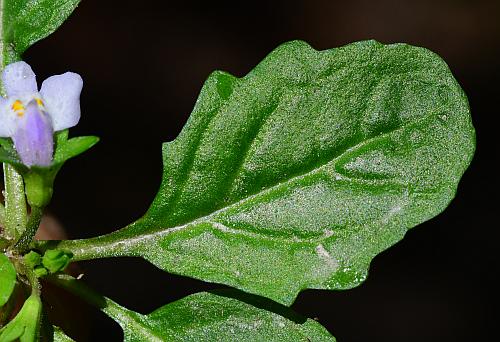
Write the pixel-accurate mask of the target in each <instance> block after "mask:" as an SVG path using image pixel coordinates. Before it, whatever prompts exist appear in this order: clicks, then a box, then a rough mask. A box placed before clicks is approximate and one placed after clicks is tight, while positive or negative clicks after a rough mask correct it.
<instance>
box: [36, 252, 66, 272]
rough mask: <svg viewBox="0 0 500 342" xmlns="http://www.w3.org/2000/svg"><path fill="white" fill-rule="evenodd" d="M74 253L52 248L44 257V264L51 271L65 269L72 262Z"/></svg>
mask: <svg viewBox="0 0 500 342" xmlns="http://www.w3.org/2000/svg"><path fill="white" fill-rule="evenodd" d="M72 257H73V253H71V252H65V251H63V250H60V249H51V250H48V251H46V252H45V254H44V255H43V258H42V265H43V267H45V268H46V269H47V270H48V271H49V273H56V272H59V271H63V270H64V269H65V268H66V267H67V266H68V265H69V263H70V261H71V258H72Z"/></svg>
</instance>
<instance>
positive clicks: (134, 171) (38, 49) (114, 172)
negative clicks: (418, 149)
mask: <svg viewBox="0 0 500 342" xmlns="http://www.w3.org/2000/svg"><path fill="white" fill-rule="evenodd" d="M499 18H500V1H494V0H492V1H486V0H483V1H481V0H479V1H472V0H470V1H467V0H447V1H431V0H425V1H410V0H404V1H402V0H400V1H397V0H379V1H373V0H366V1H358V0H356V1H355V0H350V1H326V0H325V1H251V2H241V3H240V2H237V1H233V2H214V1H210V2H208V1H207V2H205V3H203V4H200V3H197V2H193V1H184V2H178V1H172V2H171V1H152V0H143V1H134V2H128V1H102V0H101V1H98V0H83V2H82V3H81V5H80V6H79V8H78V9H77V10H76V11H75V13H74V14H73V16H72V17H71V18H70V19H69V21H68V22H66V23H65V24H64V25H63V26H62V27H61V28H60V30H59V31H57V32H56V33H55V34H54V35H52V36H51V37H50V38H48V39H45V40H43V41H41V42H39V43H38V44H36V45H35V46H33V47H32V48H31V49H30V50H29V51H28V52H27V53H26V55H25V59H26V60H27V61H28V62H29V63H30V64H31V65H32V67H33V69H34V70H35V72H36V73H37V76H38V80H39V82H41V81H42V80H43V79H44V78H46V77H48V76H50V75H52V74H58V73H62V72H65V71H67V70H71V71H75V72H78V73H80V74H81V75H82V77H83V78H84V82H85V83H84V91H83V94H82V98H81V101H82V119H81V122H80V124H79V125H78V126H77V127H76V128H74V129H72V131H71V134H72V135H89V134H95V135H98V136H100V137H101V138H102V141H101V142H100V143H99V144H98V146H96V147H95V148H93V150H92V151H91V152H88V153H86V154H84V155H83V156H81V157H79V158H77V159H75V160H73V161H71V162H69V163H68V164H67V165H66V166H65V167H64V169H63V171H62V172H61V173H60V175H59V177H58V179H57V182H56V189H55V190H56V191H55V195H54V198H53V202H52V204H51V206H50V211H51V212H52V213H53V214H54V215H55V216H57V217H58V218H59V219H60V220H61V222H62V223H63V224H64V226H65V227H66V228H67V231H68V234H69V235H70V237H71V238H84V237H92V236H96V235H100V234H104V233H107V232H111V231H113V230H115V229H117V228H120V227H123V226H124V225H126V224H128V223H130V222H132V221H133V220H135V219H137V218H138V217H140V216H141V215H142V214H143V213H144V212H145V211H146V209H147V208H148V206H149V204H150V202H151V200H152V198H153V196H154V195H155V192H156V190H157V188H158V185H159V182H160V177H161V170H162V166H161V142H163V141H169V140H172V139H174V138H175V137H176V136H177V134H178V133H179V131H180V130H181V128H182V126H183V125H184V123H185V121H186V120H187V118H188V116H189V113H190V111H191V109H192V107H193V105H194V103H195V101H196V98H197V95H198V92H199V90H200V89H201V86H202V84H203V82H204V80H205V79H206V77H207V76H208V75H209V73H210V72H211V71H213V70H215V69H220V70H225V71H228V72H231V73H232V74H234V75H236V76H243V75H245V74H246V73H247V72H248V71H250V70H251V69H252V68H253V67H254V66H255V65H256V64H257V63H258V62H259V61H260V60H262V59H263V58H264V57H265V56H266V55H267V54H268V53H269V52H270V51H271V50H272V49H274V48H275V47H276V46H277V45H279V44H280V43H282V42H285V41H288V40H292V39H302V40H305V41H307V42H309V43H310V44H311V45H312V46H313V47H315V48H316V49H327V48H332V47H337V46H341V45H344V44H347V43H350V42H352V41H357V40H364V39H372V38H373V39H376V40H379V41H381V42H384V43H391V42H407V43H410V44H413V45H418V46H424V47H426V48H429V49H431V50H433V51H435V52H437V53H438V54H439V55H441V56H442V57H443V58H444V59H445V60H446V61H447V63H448V64H449V65H450V68H451V70H452V71H453V73H454V75H455V77H456V78H457V79H458V81H459V83H460V84H461V85H462V87H463V88H464V90H465V92H466V93H467V94H468V96H469V100H470V105H471V110H472V117H473V122H474V125H475V127H476V130H477V139H478V145H477V152H476V156H475V158H474V161H473V163H472V165H471V167H470V169H469V170H468V171H467V172H466V174H465V176H464V178H463V179H462V182H461V183H460V186H459V189H458V195H457V197H456V199H455V200H454V201H453V202H452V204H451V205H450V206H449V208H448V209H447V210H446V211H445V212H444V213H443V214H441V215H439V216H438V217H436V218H435V219H433V220H431V221H429V222H427V223H425V224H422V225H421V226H419V227H417V228H415V229H413V230H411V231H410V232H409V233H408V234H407V236H406V238H405V239H404V240H403V241H402V242H400V243H399V244H397V245H396V246H394V247H392V248H390V249H389V250H388V251H386V252H384V253H382V254H381V255H380V256H378V257H376V258H375V260H374V261H373V263H372V267H371V271H370V276H369V277H368V280H367V281H366V282H365V283H364V284H363V285H361V286H359V287H358V288H356V289H353V290H349V291H339V292H337V291H332V292H329V291H312V290H309V291H305V292H303V293H302V294H301V295H300V296H299V298H298V299H297V301H296V303H295V304H294V306H293V308H294V309H295V310H296V311H298V312H300V313H301V314H303V315H305V316H308V317H316V318H318V319H319V321H320V322H321V323H322V324H323V325H324V326H325V327H327V328H328V329H329V330H330V331H331V332H332V333H333V334H334V335H335V336H336V337H337V338H338V340H339V341H485V340H488V337H489V336H490V334H491V333H492V331H493V328H494V324H495V323H494V322H495V321H496V320H497V318H496V317H494V316H493V311H494V307H493V306H494V304H493V302H492V301H493V295H494V293H495V287H496V284H495V283H494V281H493V279H494V275H495V273H498V264H497V262H496V260H495V259H496V258H495V256H496V251H495V247H496V246H497V244H498V243H497V240H496V239H495V238H494V236H495V233H496V230H497V229H498V224H494V223H493V222H495V221H494V220H493V215H494V214H495V213H494V206H496V205H497V203H498V201H497V200H496V198H495V197H494V195H495V194H496V191H497V190H496V189H495V187H496V184H495V178H494V175H495V173H496V171H495V170H496V169H495V168H494V167H492V164H493V163H494V161H495V160H496V161H497V160H498V153H497V147H498V142H497V141H498V140H497V134H495V132H494V131H495V130H496V126H495V125H494V121H495V117H496V116H497V115H498V110H497V108H498V107H497V106H496V105H497V103H498V99H499V95H498V90H499V89H498V86H497V82H499V63H500V48H499V46H500V45H499V43H500V20H499ZM494 185H495V186H494ZM81 267H82V269H83V270H84V273H85V277H84V278H85V279H86V281H87V282H88V283H89V284H91V285H92V286H93V287H94V288H96V289H97V290H99V291H100V292H102V293H104V294H106V295H108V296H110V297H111V298H113V299H115V300H116V301H118V302H119V303H122V304H123V305H125V306H127V307H128V308H131V309H134V310H137V311H139V312H142V313H148V312H150V311H151V310H153V309H154V308H157V307H159V306H161V305H163V304H166V303H168V302H170V301H172V300H175V299H178V298H182V297H183V296H185V295H188V294H190V293H193V292H196V291H200V290H204V289H209V288H215V287H219V286H217V285H213V284H205V283H203V282H200V281H196V280H192V279H189V278H185V277H179V276H173V275H169V274H166V273H164V272H162V271H160V270H157V269H156V268H155V267H153V266H151V265H150V264H148V263H147V262H145V261H142V260H140V259H132V258H120V259H113V260H103V261H95V262H86V263H82V265H81ZM75 310H80V309H76V307H75ZM82 310H86V309H82ZM91 313H92V314H93V315H94V316H95V317H94V318H90V319H89V320H87V321H82V322H81V325H83V326H87V325H88V326H89V327H90V335H89V336H87V337H80V338H81V339H82V340H86V339H88V340H92V341H105V340H109V341H114V340H119V339H120V336H121V335H120V334H121V332H120V329H119V328H118V327H117V326H116V325H115V324H114V323H111V322H110V321H109V320H107V319H106V318H105V317H104V316H103V315H101V314H97V313H94V312H92V311H91Z"/></svg>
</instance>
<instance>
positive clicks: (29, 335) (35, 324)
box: [0, 295, 42, 342]
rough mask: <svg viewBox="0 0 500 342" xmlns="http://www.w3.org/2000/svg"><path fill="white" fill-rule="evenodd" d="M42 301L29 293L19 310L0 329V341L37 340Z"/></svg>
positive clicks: (26, 341)
mask: <svg viewBox="0 0 500 342" xmlns="http://www.w3.org/2000/svg"><path fill="white" fill-rule="evenodd" d="M41 312H42V302H41V300H40V298H39V297H38V296H36V295H31V296H30V297H29V298H28V299H26V301H25V302H24V304H23V307H22V308H21V311H19V313H18V314H17V315H16V317H14V319H13V320H12V321H10V322H9V323H8V324H7V325H6V326H4V327H3V328H2V329H0V342H12V341H17V340H18V339H19V341H20V342H35V341H37V340H38V332H39V328H40V327H39V325H40V316H41Z"/></svg>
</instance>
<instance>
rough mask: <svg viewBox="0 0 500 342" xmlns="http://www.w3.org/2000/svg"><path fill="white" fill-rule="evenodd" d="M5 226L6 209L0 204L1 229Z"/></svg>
mask: <svg viewBox="0 0 500 342" xmlns="http://www.w3.org/2000/svg"><path fill="white" fill-rule="evenodd" d="M3 226H5V207H4V206H3V204H2V203H0V227H3Z"/></svg>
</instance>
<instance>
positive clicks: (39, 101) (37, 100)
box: [35, 98, 43, 107]
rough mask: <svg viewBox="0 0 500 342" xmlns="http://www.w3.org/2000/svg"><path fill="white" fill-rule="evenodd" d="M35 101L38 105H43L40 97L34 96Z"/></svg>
mask: <svg viewBox="0 0 500 342" xmlns="http://www.w3.org/2000/svg"><path fill="white" fill-rule="evenodd" d="M35 101H36V103H38V105H39V106H40V107H42V106H43V101H42V99H40V98H36V99H35Z"/></svg>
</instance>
